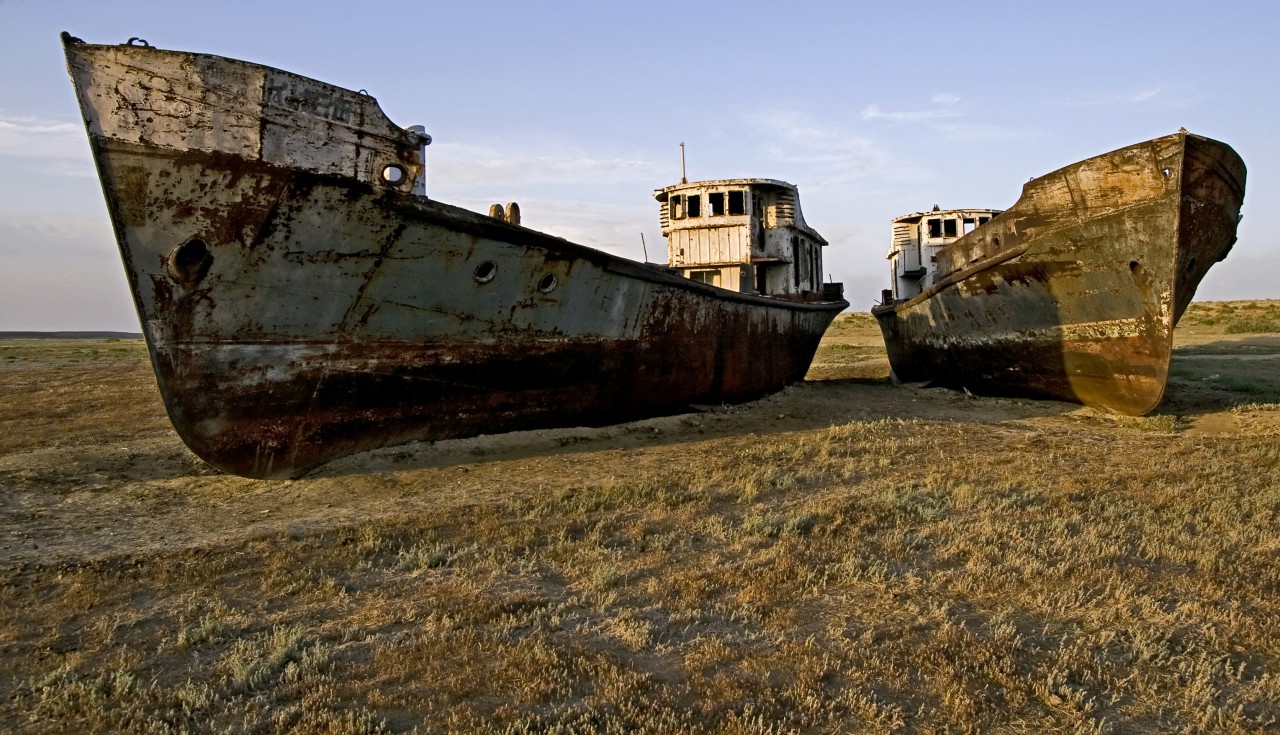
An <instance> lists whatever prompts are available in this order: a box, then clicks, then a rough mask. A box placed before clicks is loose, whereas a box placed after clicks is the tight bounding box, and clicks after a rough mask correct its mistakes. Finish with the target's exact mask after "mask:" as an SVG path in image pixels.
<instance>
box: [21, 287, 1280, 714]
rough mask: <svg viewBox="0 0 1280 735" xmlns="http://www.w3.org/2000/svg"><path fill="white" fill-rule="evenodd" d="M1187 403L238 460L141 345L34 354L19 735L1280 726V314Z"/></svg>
mask: <svg viewBox="0 0 1280 735" xmlns="http://www.w3.org/2000/svg"><path fill="white" fill-rule="evenodd" d="M1172 373H1173V377H1172V379H1171V381H1170V383H1169V387H1168V391H1167V394H1166V397H1165V400H1164V402H1163V404H1162V405H1161V406H1160V407H1159V408H1158V409H1157V410H1156V412H1155V413H1154V414H1153V415H1151V416H1147V417H1143V418H1122V417H1116V416H1112V415H1108V414H1104V413H1100V412H1097V411H1094V410H1091V409H1087V408H1083V407H1080V406H1076V405H1072V404H1067V403H1060V402H1055V401H1035V400H1026V399H1011V398H997V397H989V396H982V395H977V396H970V395H966V394H965V393H963V392H955V391H949V390H942V389H924V388H916V387H907V386H897V385H894V384H892V383H891V382H890V381H889V379H888V362H887V360H886V358H885V354H884V348H883V345H882V344H881V341H880V336H879V332H878V330H877V329H876V328H875V325H874V323H873V321H872V320H871V319H870V318H869V317H868V316H866V315H857V314H850V315H845V316H842V317H841V318H840V319H839V320H838V321H837V323H836V324H835V325H834V326H833V327H832V329H831V330H830V331H829V332H828V334H827V336H826V338H824V340H823V344H822V347H821V348H820V349H819V352H818V355H817V357H816V359H815V361H814V364H813V367H812V369H811V371H810V374H809V378H808V380H806V381H805V382H804V383H802V384H798V385H794V386H791V387H789V388H787V389H786V390H784V391H783V392H781V393H779V394H777V395H774V396H771V397H768V398H765V399H762V400H759V401H755V402H753V403H749V404H745V405H738V406H724V407H719V408H716V409H714V410H709V411H703V412H700V413H690V414H686V415H680V416H668V417H663V418H657V419H651V420H647V421H640V422H634V423H629V424H623V425H618V426H610V427H604V428H576V429H563V430H555V431H533V432H521V433H514V434H504V435H494V436H482V437H476V438H472V439H464V440H456V441H447V442H437V443H434V444H429V443H420V444H409V445H405V446H400V447H392V448H387V449H382V450H377V451H373V452H368V453H365V454H361V455H357V456H354V457H350V458H346V459H343V460H340V461H338V462H334V463H332V464H330V465H327V466H325V467H323V468H321V469H320V470H319V471H317V472H314V473H312V474H311V475H309V476H307V477H305V478H302V479H298V480H292V481H270V482H264V481H254V480H247V479H242V478H237V477H233V476H228V475H224V474H220V473H219V472H217V471H215V470H213V469H211V468H209V467H207V466H206V465H204V464H203V463H202V462H200V460H198V459H197V458H195V457H194V456H193V455H191V454H190V453H189V452H188V451H187V450H186V448H185V447H184V446H183V445H182V443H181V442H180V441H179V439H178V437H177V435H176V434H175V433H174V432H173V430H172V428H171V427H170V425H169V423H168V420H167V418H166V416H165V414H164V409H163V407H162V405H161V403H160V399H159V395H158V393H157V391H156V387H155V383H154V379H153V377H152V374H151V371H150V366H149V364H148V361H147V355H146V348H145V346H144V345H143V343H142V342H141V341H137V340H119V339H114V340H103V339H99V340H70V339H59V340H36V339H11V340H0V661H3V662H4V665H3V667H2V668H0V731H4V732H25V733H72V732H120V733H124V732H128V733H134V732H137V733H185V732H191V733H200V732H233V733H329V734H334V735H337V734H339V733H342V734H345V733H376V732H397V733H398V732H415V731H416V732H419V733H436V732H441V733H443V732H499V733H527V732H548V733H594V732H610V733H621V732H648V733H672V732H717V733H760V734H762V735H763V734H765V733H787V732H802V733H819V732H823V733H825V732H850V733H856V732H866V733H881V732H903V733H943V732H947V733H963V732H975V733H979V732H980V733H1165V732H1188V733H1208V732H1213V733H1263V732H1277V731H1280V301H1257V302H1208V303H1196V304H1193V305H1192V307H1191V309H1190V310H1189V311H1188V313H1187V315H1186V316H1185V317H1184V319H1183V321H1182V323H1181V324H1180V325H1179V328H1178V332H1177V340H1176V350H1175V355H1174V358H1173V365H1172Z"/></svg>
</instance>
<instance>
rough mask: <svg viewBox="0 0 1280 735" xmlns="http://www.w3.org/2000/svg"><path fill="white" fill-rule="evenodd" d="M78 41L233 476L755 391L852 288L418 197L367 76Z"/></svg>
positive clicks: (125, 254)
mask: <svg viewBox="0 0 1280 735" xmlns="http://www.w3.org/2000/svg"><path fill="white" fill-rule="evenodd" d="M64 45H65V47H66V53H67V62H68V68H69V70H70V72H71V76H72V79H73V81H74V82H75V85H76V90H77V94H78V96H79V98H80V102H81V109H82V112H83V114H84V117H85V122H86V128H87V130H88V133H89V139H90V144H91V146H92V149H93V153H94V159H95V162H96V163H97V166H98V173H99V177H100V179H101V181H102V186H103V191H104V193H105V196H106V200H107V205H108V210H109V212H110V214H111V218H112V223H113V225H114V228H115V232H116V237H117V240H118V243H119V246H120V252H121V256H122V258H123V261H124V264H125V270H126V274H127V276H128V279H129V283H130V286H131V289H132V292H133V296H134V300H135V305H136V307H137V310H138V313H139V316H140V319H141V321H142V327H143V333H144V335H145V336H146V338H147V342H148V345H149V348H150V351H151V358H152V363H153V366H154V368H155V373H156V378H157V382H158V384H159V387H160V393H161V395H162V397H163V399H164V403H165V406H166V408H167V410H168V412H169V416H170V418H171V420H172V422H173V425H174V427H175V429H176V430H177V431H178V433H179V434H180V435H181V437H182V438H183V440H184V441H185V442H186V443H187V445H188V446H189V447H190V448H191V449H192V450H193V451H194V452H195V453H196V454H197V455H199V456H200V457H201V458H202V459H204V460H205V461H207V462H209V463H210V464H212V465H214V466H216V467H219V468H220V469H223V470H225V471H228V472H232V473H235V474H238V475H244V476H247V477H256V478H268V477H290V476H297V475H300V474H302V473H305V472H306V471H308V470H310V469H312V468H314V467H316V466H318V465H320V464H323V463H324V462H327V461H329V460H332V459H335V458H337V457H341V456H344V455H348V454H352V453H355V452H359V451H363V450H367V449H371V448H375V447H380V446H387V445H392V444H397V443H402V442H405V441H410V440H415V439H418V440H433V439H443V438H453V437H463V436H472V435H476V434H480V433H494V432H502V431H511V430H517V429H532V428H543V427H558V426H574V425H584V424H586V425H604V424H609V423H617V422H620V421H627V420H632V419H636V418H641V417H645V416H653V415H660V414H664V413H672V412H676V411H680V410H683V409H685V408H686V407H687V406H689V405H690V404H715V403H720V402H731V401H742V400H749V399H752V398H757V397H759V396H762V395H765V394H767V393H769V392H772V391H776V390H778V389H780V388H782V387H783V386H784V385H786V384H787V383H789V382H793V381H797V380H801V379H802V378H803V377H804V374H805V372H806V371H807V369H808V365H809V362H810V361H811V360H812V358H813V354H814V351H815V350H816V349H817V345H818V341H819V339H820V338H821V336H822V333H823V332H824V331H825V329H826V327H827V326H828V325H829V324H830V322H831V320H832V319H833V318H834V317H835V315H836V314H838V313H839V312H840V311H841V310H843V309H844V308H846V307H847V306H848V304H847V302H844V301H826V302H816V303H815V302H806V303H799V302H792V301H785V300H781V299H774V298H766V297H760V296H753V295H749V294H736V293H729V292H727V291H724V290H722V289H717V288H713V287H710V286H706V285H703V284H699V283H695V282H693V281H690V280H687V279H684V278H681V277H679V276H678V275H674V274H671V273H668V272H666V271H664V270H663V269H661V268H655V267H651V266H647V265H644V264H640V263H635V262H633V261H629V260H625V259H622V258H617V257H614V256H611V255H609V254H607V253H602V252H600V251H596V250H592V249H590V248H586V247H583V246H581V245H576V244H574V243H571V242H568V241H565V240H562V239H559V238H555V237H551V236H548V235H545V234H542V233H539V232H535V231H533V230H529V229H525V228H522V227H519V226H518V225H514V224H509V223H507V222H503V221H499V220H495V219H492V218H489V217H485V216H483V215H480V214H476V213H473V212H469V211H467V210H463V209H460V208H458V207H453V206H450V205H447V204H443V203H440V202H435V201H431V200H428V199H426V198H425V197H421V196H416V195H414V194H413V193H412V188H411V187H412V186H413V184H414V181H415V179H416V178H417V177H418V176H419V175H420V173H421V170H422V160H421V154H420V148H421V142H422V141H421V140H420V139H419V137H418V134H417V133H415V132H412V131H406V130H404V129H401V128H399V127H397V126H395V125H393V124H391V123H390V121H388V120H386V118H385V116H383V115H382V113H381V110H380V109H378V107H377V103H376V101H375V100H373V98H371V97H368V96H367V95H363V94H360V93H356V92H350V91H348V90H342V89H339V88H336V87H332V86H330V85H325V84H323V83H320V82H316V81H314V80H308V79H305V78H302V77H296V76H294V75H289V74H287V73H285V72H281V71H279V70H275V69H270V68H267V67H261V66H256V65H252V64H247V63H244V62H238V61H234V60H230V59H222V58H219V57H213V56H206V55H198V54H188V53H182V52H173V51H160V50H157V49H153V48H150V47H141V46H97V45H91V44H85V43H82V42H80V41H78V40H76V39H72V38H69V37H65V36H64ZM393 167H395V168H397V169H398V171H397V172H393V173H398V174H399V175H398V176H390V177H389V176H388V171H389V169H391V168H393ZM389 179H395V180H394V181H391V180H389Z"/></svg>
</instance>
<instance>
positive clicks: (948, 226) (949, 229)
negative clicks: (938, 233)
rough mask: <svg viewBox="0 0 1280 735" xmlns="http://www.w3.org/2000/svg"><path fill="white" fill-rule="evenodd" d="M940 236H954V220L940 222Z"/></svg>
mask: <svg viewBox="0 0 1280 735" xmlns="http://www.w3.org/2000/svg"><path fill="white" fill-rule="evenodd" d="M942 236H943V237H955V236H956V221H955V220H954V219H944V220H942Z"/></svg>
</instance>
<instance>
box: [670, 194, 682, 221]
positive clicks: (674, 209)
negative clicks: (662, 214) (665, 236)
mask: <svg viewBox="0 0 1280 735" xmlns="http://www.w3.org/2000/svg"><path fill="white" fill-rule="evenodd" d="M671 219H684V197H683V196H681V195H680V194H673V195H672V196H671Z"/></svg>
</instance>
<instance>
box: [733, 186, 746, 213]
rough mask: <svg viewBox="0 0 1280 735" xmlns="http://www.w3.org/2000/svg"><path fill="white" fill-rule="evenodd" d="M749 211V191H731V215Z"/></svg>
mask: <svg viewBox="0 0 1280 735" xmlns="http://www.w3.org/2000/svg"><path fill="white" fill-rule="evenodd" d="M746 213H747V193H746V192H745V191H731V192H729V215H730V216H732V215H735V214H746Z"/></svg>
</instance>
